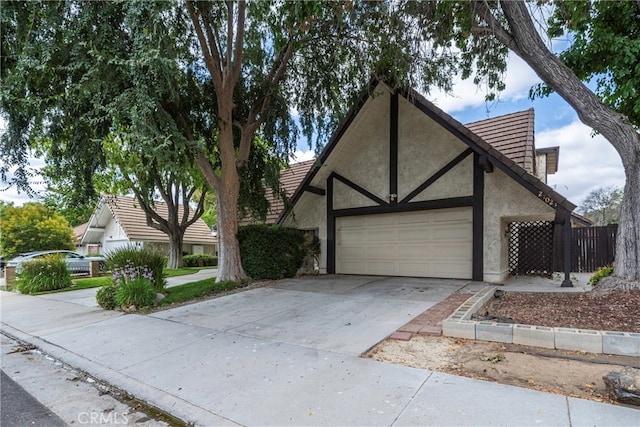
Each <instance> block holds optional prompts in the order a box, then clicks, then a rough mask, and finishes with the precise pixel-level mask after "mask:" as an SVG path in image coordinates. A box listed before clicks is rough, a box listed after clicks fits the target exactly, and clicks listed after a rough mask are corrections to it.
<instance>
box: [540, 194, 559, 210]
mask: <svg viewBox="0 0 640 427" xmlns="http://www.w3.org/2000/svg"><path fill="white" fill-rule="evenodd" d="M538 198H539V199H540V200H542V201H543V202H545V203H546V204H548V205H549V206H551V207H552V208H557V207H558V203H557V202H555V201H554V200H553V199H552V198H551V197H549V196H547V195H546V194H544V193H543V192H542V191H539V192H538Z"/></svg>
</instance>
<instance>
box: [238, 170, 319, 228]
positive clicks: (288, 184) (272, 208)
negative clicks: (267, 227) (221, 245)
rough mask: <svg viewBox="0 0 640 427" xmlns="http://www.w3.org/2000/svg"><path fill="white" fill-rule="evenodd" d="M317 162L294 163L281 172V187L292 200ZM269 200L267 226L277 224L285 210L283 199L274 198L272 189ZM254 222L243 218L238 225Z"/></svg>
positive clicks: (269, 192) (268, 195)
mask: <svg viewBox="0 0 640 427" xmlns="http://www.w3.org/2000/svg"><path fill="white" fill-rule="evenodd" d="M314 162H315V160H307V161H304V162H300V163H292V164H290V165H289V167H288V168H286V169H283V170H282V171H280V185H281V186H282V189H283V190H284V192H285V194H286V195H287V197H289V198H291V197H292V196H293V194H294V193H295V191H296V189H297V188H298V186H299V185H300V183H301V182H302V181H303V180H304V177H305V176H306V175H307V173H308V172H309V170H311V166H313V164H314ZM267 200H268V201H269V210H268V211H267V218H266V221H265V223H266V224H275V223H276V222H277V221H278V217H279V216H280V214H281V213H282V211H283V210H284V203H283V202H282V200H281V199H279V198H277V197H275V196H274V194H273V192H272V191H271V190H270V189H267ZM252 222H259V221H254V220H252V219H251V218H242V219H241V220H240V221H239V222H238V224H239V225H248V224H251V223H252Z"/></svg>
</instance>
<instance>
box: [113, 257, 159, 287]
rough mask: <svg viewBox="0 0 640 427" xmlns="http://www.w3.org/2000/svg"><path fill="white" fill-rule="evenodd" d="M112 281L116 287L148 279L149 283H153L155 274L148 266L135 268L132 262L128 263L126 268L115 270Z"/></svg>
mask: <svg viewBox="0 0 640 427" xmlns="http://www.w3.org/2000/svg"><path fill="white" fill-rule="evenodd" d="M111 279H112V280H113V283H114V284H115V285H116V286H120V285H124V284H126V283H129V282H131V281H133V280H136V279H146V280H148V281H149V282H153V273H152V272H151V270H149V268H147V267H146V266H142V267H134V266H133V264H132V263H131V262H127V263H126V264H125V266H124V267H116V268H114V269H113V275H112V276H111Z"/></svg>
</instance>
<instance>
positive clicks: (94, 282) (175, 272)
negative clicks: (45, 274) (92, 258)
mask: <svg viewBox="0 0 640 427" xmlns="http://www.w3.org/2000/svg"><path fill="white" fill-rule="evenodd" d="M211 268H217V267H182V268H172V269H169V268H165V269H164V270H163V274H164V277H178V276H187V275H189V274H194V273H197V272H198V271H200V270H206V269H211ZM111 283H112V282H111V275H107V276H100V277H86V278H81V279H73V280H72V285H71V286H70V287H68V288H62V289H57V290H54V291H45V292H36V293H34V295H41V294H50V293H54V292H68V291H77V290H79V289H89V288H98V287H100V286H104V285H109V284H111ZM196 283H199V282H196Z"/></svg>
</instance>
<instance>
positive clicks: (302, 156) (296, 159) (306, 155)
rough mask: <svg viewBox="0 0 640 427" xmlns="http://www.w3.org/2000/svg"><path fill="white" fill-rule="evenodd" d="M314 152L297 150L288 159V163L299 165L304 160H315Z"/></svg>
mask: <svg viewBox="0 0 640 427" xmlns="http://www.w3.org/2000/svg"><path fill="white" fill-rule="evenodd" d="M315 157H316V152H315V151H314V150H306V151H305V150H300V149H297V150H296V151H295V152H294V153H293V154H292V155H291V156H290V157H289V163H291V164H293V163H301V162H304V161H306V160H311V159H315Z"/></svg>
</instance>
